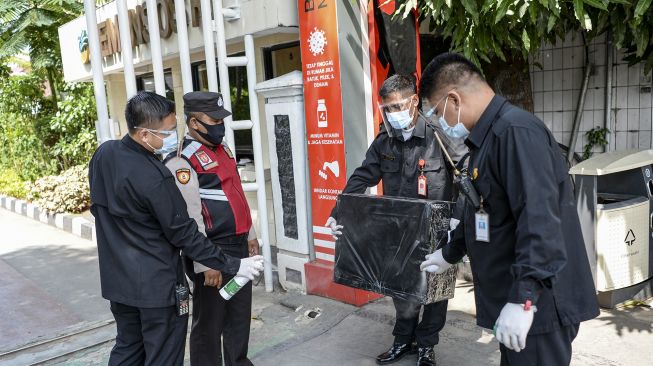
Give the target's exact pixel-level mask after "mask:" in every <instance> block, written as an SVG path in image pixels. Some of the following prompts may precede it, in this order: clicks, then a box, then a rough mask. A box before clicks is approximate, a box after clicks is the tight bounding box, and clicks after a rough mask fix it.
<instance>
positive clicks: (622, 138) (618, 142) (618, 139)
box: [615, 132, 628, 150]
mask: <svg viewBox="0 0 653 366" xmlns="http://www.w3.org/2000/svg"><path fill="white" fill-rule="evenodd" d="M627 135H628V133H627V132H616V133H615V149H616V150H623V149H627V148H628V143H627V142H628V140H627Z"/></svg>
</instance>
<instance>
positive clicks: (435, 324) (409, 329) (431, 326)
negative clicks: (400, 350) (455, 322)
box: [392, 299, 448, 347]
mask: <svg viewBox="0 0 653 366" xmlns="http://www.w3.org/2000/svg"><path fill="white" fill-rule="evenodd" d="M392 301H393V302H394V305H395V311H396V312H397V317H396V320H395V327H394V329H393V331H392V335H393V336H395V343H411V342H413V341H417V345H418V346H420V347H432V346H435V345H436V344H438V342H439V341H440V331H441V330H442V328H444V323H445V322H446V321H447V304H448V301H447V300H444V301H438V302H434V303H432V304H428V305H422V304H420V303H415V302H411V301H406V300H399V299H392ZM422 306H424V313H423V314H422V320H421V321H420V320H419V311H420V309H421V308H422Z"/></svg>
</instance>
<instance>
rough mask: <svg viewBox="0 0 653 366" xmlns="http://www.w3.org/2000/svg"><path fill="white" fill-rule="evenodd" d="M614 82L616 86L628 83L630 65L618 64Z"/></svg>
mask: <svg viewBox="0 0 653 366" xmlns="http://www.w3.org/2000/svg"><path fill="white" fill-rule="evenodd" d="M613 77H614V79H613V83H614V85H616V86H627V85H628V65H617V70H616V73H615V74H613Z"/></svg>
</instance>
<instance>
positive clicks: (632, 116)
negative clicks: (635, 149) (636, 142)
mask: <svg viewBox="0 0 653 366" xmlns="http://www.w3.org/2000/svg"><path fill="white" fill-rule="evenodd" d="M627 114H628V131H637V130H639V108H628V112H627Z"/></svg>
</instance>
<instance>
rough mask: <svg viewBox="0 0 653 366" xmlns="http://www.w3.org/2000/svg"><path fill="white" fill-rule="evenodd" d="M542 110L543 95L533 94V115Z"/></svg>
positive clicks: (540, 93) (539, 93)
mask: <svg viewBox="0 0 653 366" xmlns="http://www.w3.org/2000/svg"><path fill="white" fill-rule="evenodd" d="M543 109H544V93H542V92H534V93H533V110H534V111H535V113H538V112H542V111H543Z"/></svg>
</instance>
